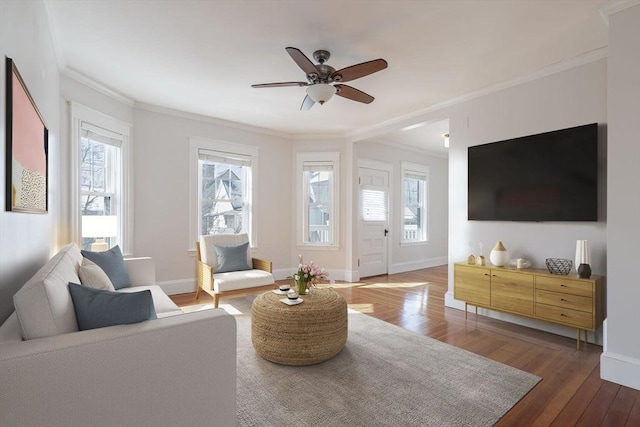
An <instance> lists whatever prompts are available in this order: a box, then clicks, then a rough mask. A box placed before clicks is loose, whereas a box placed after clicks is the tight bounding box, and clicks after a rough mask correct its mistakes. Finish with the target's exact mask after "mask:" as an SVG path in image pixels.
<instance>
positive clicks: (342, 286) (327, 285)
mask: <svg viewBox="0 0 640 427" xmlns="http://www.w3.org/2000/svg"><path fill="white" fill-rule="evenodd" d="M360 285H361V283H359V282H356V283H320V284H318V288H319V289H330V288H334V289H348V288H353V287H356V286H360Z"/></svg>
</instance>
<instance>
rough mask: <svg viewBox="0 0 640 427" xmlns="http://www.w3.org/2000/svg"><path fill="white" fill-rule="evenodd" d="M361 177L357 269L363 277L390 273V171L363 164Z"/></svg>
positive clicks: (360, 170)
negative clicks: (388, 252)
mask: <svg viewBox="0 0 640 427" xmlns="http://www.w3.org/2000/svg"><path fill="white" fill-rule="evenodd" d="M358 178H359V180H358V182H359V190H358V193H359V206H358V223H359V224H358V230H359V233H358V236H359V245H358V248H359V251H358V272H359V274H360V277H368V276H377V275H380V274H387V272H388V267H387V256H388V255H387V235H388V234H389V172H387V171H384V170H378V169H370V168H365V167H361V168H360V169H359V175H358Z"/></svg>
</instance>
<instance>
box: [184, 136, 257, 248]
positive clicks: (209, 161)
mask: <svg viewBox="0 0 640 427" xmlns="http://www.w3.org/2000/svg"><path fill="white" fill-rule="evenodd" d="M191 152H192V168H193V169H194V172H193V175H194V178H195V179H194V181H195V185H194V186H193V187H195V191H193V193H194V194H192V197H193V199H194V202H195V203H194V204H195V205H196V206H197V213H196V212H194V213H193V214H192V215H191V216H192V217H195V219H194V221H193V227H192V229H193V230H192V231H193V232H192V233H191V234H192V238H191V243H192V244H193V246H192V247H195V242H196V241H197V239H198V238H199V236H200V235H209V234H238V233H247V234H249V238H250V241H251V246H255V239H254V238H253V236H254V235H255V232H254V231H255V227H254V225H253V215H252V210H253V209H252V207H253V206H252V200H253V194H252V189H253V188H254V185H253V182H252V176H253V174H254V173H255V170H256V167H257V157H258V156H257V149H256V148H253V147H247V146H244V145H234V144H226V143H222V142H215V141H205V140H199V139H193V140H192V141H191Z"/></svg>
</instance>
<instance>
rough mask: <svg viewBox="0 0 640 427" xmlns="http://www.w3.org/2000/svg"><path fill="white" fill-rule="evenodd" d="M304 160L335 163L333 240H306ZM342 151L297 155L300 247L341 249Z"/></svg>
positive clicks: (298, 242)
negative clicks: (324, 241)
mask: <svg viewBox="0 0 640 427" xmlns="http://www.w3.org/2000/svg"><path fill="white" fill-rule="evenodd" d="M304 162H331V163H332V164H333V186H332V189H331V190H332V191H331V218H332V229H331V242H332V243H330V244H326V243H308V242H305V241H304V227H305V224H304V217H305V215H304V213H303V209H304V207H305V203H304V198H303V194H305V192H304V188H303V184H304V180H303V179H302V174H303V164H304ZM339 189H340V152H338V151H330V152H304V153H297V155H296V207H295V216H296V245H297V246H298V248H299V249H321V250H338V249H340V243H339V242H340V241H339V236H340V233H339V230H340V206H339V204H338V201H339V200H340V193H339Z"/></svg>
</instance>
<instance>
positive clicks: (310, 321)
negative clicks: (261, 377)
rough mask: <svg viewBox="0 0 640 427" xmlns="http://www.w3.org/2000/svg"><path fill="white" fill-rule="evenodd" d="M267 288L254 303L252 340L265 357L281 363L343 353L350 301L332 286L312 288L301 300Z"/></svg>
mask: <svg viewBox="0 0 640 427" xmlns="http://www.w3.org/2000/svg"><path fill="white" fill-rule="evenodd" d="M282 298H286V295H276V294H274V293H273V292H266V293H264V294H262V295H259V296H258V297H256V299H255V300H254V301H253V305H252V306H251V342H252V343H253V347H254V348H255V349H256V352H257V353H258V354H259V355H260V356H262V357H264V358H265V359H267V360H269V361H271V362H275V363H280V364H282V365H294V366H303V365H313V364H315V363H320V362H324V361H325V360H327V359H330V358H332V357H333V356H335V355H336V354H338V353H340V350H342V348H343V347H344V344H345V343H346V341H347V303H346V301H345V299H344V298H342V296H340V295H339V294H338V293H337V292H335V291H333V290H331V289H313V290H312V291H311V292H310V293H309V294H307V295H303V296H302V297H301V298H302V299H303V300H304V302H303V303H302V304H298V305H292V306H290V305H286V304H284V303H282V302H280V299H282Z"/></svg>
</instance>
